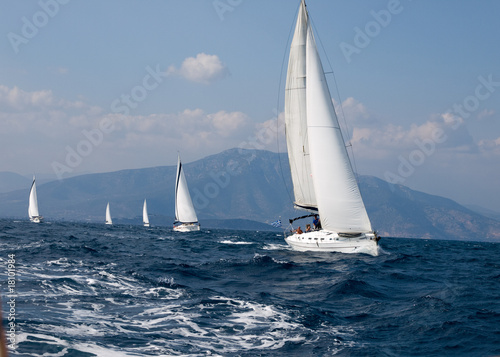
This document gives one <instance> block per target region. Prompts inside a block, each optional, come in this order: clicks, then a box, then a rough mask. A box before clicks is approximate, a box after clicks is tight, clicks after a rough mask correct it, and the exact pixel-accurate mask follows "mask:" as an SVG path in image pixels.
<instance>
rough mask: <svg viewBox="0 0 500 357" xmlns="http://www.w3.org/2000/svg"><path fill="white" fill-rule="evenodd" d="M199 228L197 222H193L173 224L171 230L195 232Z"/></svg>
mask: <svg viewBox="0 0 500 357" xmlns="http://www.w3.org/2000/svg"><path fill="white" fill-rule="evenodd" d="M200 229H201V227H200V224H199V223H198V222H195V223H181V224H179V225H175V224H174V228H173V230H174V231H175V232H196V231H199V230H200Z"/></svg>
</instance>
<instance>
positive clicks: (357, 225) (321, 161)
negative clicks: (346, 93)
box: [306, 24, 372, 232]
mask: <svg viewBox="0 0 500 357" xmlns="http://www.w3.org/2000/svg"><path fill="white" fill-rule="evenodd" d="M306 48H307V50H306V78H307V79H306V87H307V89H306V100H307V129H308V135H309V138H310V140H309V149H310V151H311V169H312V178H313V183H314V189H315V192H316V197H317V200H318V209H319V214H320V217H321V224H322V227H323V229H327V230H332V231H335V232H370V231H372V227H371V224H370V220H369V218H368V214H367V213H366V209H365V205H364V203H363V199H362V198H361V194H360V192H359V187H358V184H357V181H356V177H355V176H354V172H353V170H352V166H351V162H350V160H349V156H348V154H347V150H346V147H345V143H344V139H343V138H342V133H341V131H340V126H339V123H338V120H337V116H336V114H335V109H334V107H333V103H332V99H331V96H330V91H329V89H328V85H327V83H326V78H325V75H324V72H323V66H322V65H321V61H320V58H319V55H318V51H317V48H316V43H315V41H314V35H313V33H312V28H311V25H310V24H309V26H308V30H307V46H306Z"/></svg>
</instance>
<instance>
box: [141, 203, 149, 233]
mask: <svg viewBox="0 0 500 357" xmlns="http://www.w3.org/2000/svg"><path fill="white" fill-rule="evenodd" d="M142 223H144V226H145V227H149V217H148V206H147V204H146V199H144V205H143V206H142Z"/></svg>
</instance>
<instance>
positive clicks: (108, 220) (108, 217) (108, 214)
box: [106, 202, 113, 225]
mask: <svg viewBox="0 0 500 357" xmlns="http://www.w3.org/2000/svg"><path fill="white" fill-rule="evenodd" d="M106 224H109V225H111V224H113V220H112V219H111V211H110V210H109V202H108V205H107V206H106Z"/></svg>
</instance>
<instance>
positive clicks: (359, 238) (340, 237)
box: [285, 230, 380, 256]
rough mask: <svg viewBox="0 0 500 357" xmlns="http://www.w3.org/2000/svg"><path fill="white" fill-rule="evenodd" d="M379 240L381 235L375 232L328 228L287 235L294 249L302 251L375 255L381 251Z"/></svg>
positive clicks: (287, 240) (289, 243)
mask: <svg viewBox="0 0 500 357" xmlns="http://www.w3.org/2000/svg"><path fill="white" fill-rule="evenodd" d="M379 240H380V237H378V236H377V235H376V234H375V233H373V232H367V233H355V234H351V233H349V234H347V233H337V232H333V231H328V230H319V231H312V232H306V233H301V234H297V233H295V234H292V235H290V236H288V237H285V241H286V242H287V244H288V245H290V246H291V247H292V249H293V250H297V251H301V252H305V251H314V252H338V253H365V254H369V255H373V256H377V255H378V253H379V249H378V241H379Z"/></svg>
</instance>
